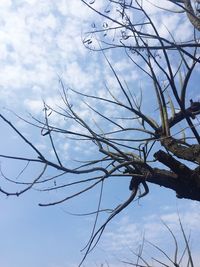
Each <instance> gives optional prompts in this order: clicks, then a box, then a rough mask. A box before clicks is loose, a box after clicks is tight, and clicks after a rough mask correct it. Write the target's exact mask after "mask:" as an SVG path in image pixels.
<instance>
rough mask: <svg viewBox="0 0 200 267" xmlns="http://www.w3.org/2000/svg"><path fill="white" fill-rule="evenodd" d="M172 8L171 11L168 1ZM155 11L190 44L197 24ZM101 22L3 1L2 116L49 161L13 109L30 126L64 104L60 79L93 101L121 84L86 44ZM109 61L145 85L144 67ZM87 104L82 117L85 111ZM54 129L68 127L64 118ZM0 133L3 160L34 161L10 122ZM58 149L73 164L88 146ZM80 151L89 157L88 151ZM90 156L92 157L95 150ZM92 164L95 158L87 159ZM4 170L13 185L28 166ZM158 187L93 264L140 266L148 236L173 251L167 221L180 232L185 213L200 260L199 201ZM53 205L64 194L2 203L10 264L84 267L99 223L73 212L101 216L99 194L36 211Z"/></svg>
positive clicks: (5, 259)
mask: <svg viewBox="0 0 200 267" xmlns="http://www.w3.org/2000/svg"><path fill="white" fill-rule="evenodd" d="M158 2H159V1H158ZM103 4H104V1H96V7H101V6H103ZM166 7H169V8H170V6H169V4H167V2H166ZM147 8H148V10H149V12H151V14H152V16H154V17H155V14H156V16H157V17H156V20H157V22H158V23H159V27H160V28H159V30H160V32H162V34H163V36H165V37H167V35H168V34H169V32H168V30H167V29H168V28H170V29H171V31H172V32H173V31H174V30H176V31H175V34H176V38H178V39H179V40H181V39H186V38H189V36H190V29H191V28H190V27H191V25H190V24H189V23H188V21H187V19H186V17H185V16H184V15H182V14H181V15H180V16H179V15H177V14H176V13H165V14H163V13H162V15H160V14H157V13H155V12H156V9H155V7H153V6H152V5H150V4H147ZM93 21H95V22H96V21H97V17H96V14H94V13H93V12H91V11H90V10H89V9H88V8H87V7H86V6H84V5H83V4H82V3H81V1H79V0H74V1H67V0H60V1H54V0H48V1H47V0H1V1H0V96H1V97H0V112H1V113H3V114H4V115H6V116H7V117H8V118H9V119H10V120H12V121H13V122H15V123H16V125H17V127H20V129H21V130H22V132H23V133H24V134H25V135H26V136H27V137H29V138H31V140H34V143H35V144H36V146H37V147H38V148H40V149H41V150H42V151H45V153H51V151H49V150H48V142H47V141H46V140H45V139H42V140H41V135H40V132H38V131H37V129H33V128H32V127H31V128H30V126H28V125H27V124H26V123H24V122H23V121H21V120H19V119H18V118H17V117H16V116H15V115H13V112H12V111H14V112H16V113H17V114H18V115H19V116H23V117H25V118H30V115H29V114H30V113H31V114H32V115H33V116H40V114H42V110H43V102H42V101H43V100H45V101H46V102H47V103H48V104H50V105H51V106H56V105H61V102H62V101H61V98H60V95H59V92H60V89H61V86H60V83H59V78H61V79H62V81H63V83H64V84H65V85H66V86H68V87H70V88H74V89H76V90H79V91H81V92H85V93H90V92H91V93H93V92H94V91H96V92H97V91H98V93H99V94H101V95H103V94H104V91H103V89H102V88H103V85H105V82H106V84H107V85H108V86H115V82H114V78H113V77H112V75H111V72H110V70H109V68H108V66H107V65H106V62H105V60H104V58H103V57H102V55H100V54H99V53H94V52H91V51H89V50H88V49H86V48H85V46H84V45H83V43H82V40H83V36H84V33H85V32H86V31H87V30H88V28H90V27H91V23H92V22H93ZM183 30H184V35H183V34H182V33H183ZM109 56H110V58H111V59H112V60H113V65H114V66H115V68H116V69H117V70H118V71H119V73H121V74H122V75H123V77H124V78H125V79H126V81H127V82H134V83H137V84H138V86H139V84H140V83H141V82H142V81H141V77H140V73H139V72H138V71H137V69H134V70H133V69H131V70H130V68H129V65H128V63H127V61H126V59H125V58H122V57H121V56H119V55H116V54H115V53H113V54H112V53H110V54H109ZM194 88H195V87H194ZM74 101H75V102H76V99H75V100H74ZM79 105H80V106H79V108H80V109H82V105H83V104H82V103H80V104H79ZM107 112H109V113H111V112H113V114H115V112H116V111H115V110H112V109H111V108H110V109H108V110H107ZM81 115H82V116H83V117H85V118H86V117H88V116H89V115H90V114H89V113H88V111H85V110H83V109H82V114H81ZM54 122H55V123H57V125H59V126H62V125H63V122H61V121H60V120H59V119H58V118H57V117H55V118H54ZM0 127H1V142H0V146H1V147H0V149H1V154H3V153H4V154H10V155H11V154H12V155H13V154H15V155H16V154H19V155H30V153H32V152H31V151H30V150H29V149H27V148H26V146H25V145H24V144H23V142H21V141H20V140H19V138H17V136H15V134H13V132H12V131H11V130H10V129H9V128H8V127H7V126H6V125H5V123H3V121H0ZM61 140H62V139H61ZM62 141H63V140H62ZM57 145H58V149H59V151H60V152H61V153H62V154H63V157H64V158H65V160H67V159H69V158H70V157H73V153H79V154H80V151H81V149H80V147H77V146H76V147H72V146H70V144H69V143H66V142H65V143H61V141H60V139H59V140H57ZM82 149H84V150H86V148H84V147H82ZM87 150H88V151H89V152H88V153H92V152H93V151H92V150H90V149H88V148H87ZM84 157H85V158H87V153H86V152H85V153H84ZM1 168H2V171H3V173H4V174H5V175H7V176H8V177H9V178H10V177H12V178H14V177H16V176H17V174H18V173H19V172H20V169H21V165H18V164H17V163H15V162H13V161H5V160H3V159H2V160H1ZM37 171H38V169H37V167H36V166H32V168H31V167H29V168H28V169H27V172H26V176H27V179H29V178H30V177H33V176H34V173H37ZM127 185H128V182H127V183H126V184H124V183H121V184H118V183H116V184H114V186H115V187H113V185H112V186H110V187H109V186H108V189H107V190H108V191H109V190H110V191H112V192H110V193H108V194H110V195H109V197H107V199H106V200H107V203H108V204H109V205H111V206H112V203H113V202H114V203H115V202H116V203H120V202H121V201H123V200H124V199H126V198H127V197H128V194H129V192H127ZM113 188H115V190H113ZM150 189H151V190H150V194H149V195H148V196H147V197H145V198H144V199H142V200H141V201H140V202H135V203H134V204H133V205H132V206H131V207H129V208H128V209H127V210H126V211H124V212H123V213H122V214H120V215H119V216H118V217H117V218H116V219H115V220H113V222H111V224H110V225H109V226H108V228H107V229H106V231H105V233H104V235H103V237H102V239H101V241H100V243H99V245H98V246H97V248H96V249H95V250H94V251H93V252H92V253H91V254H90V255H89V257H88V259H87V261H86V263H85V266H100V263H104V264H105V263H106V262H109V263H110V266H117V267H122V266H125V265H124V264H122V263H120V260H127V259H133V254H132V253H131V250H136V249H137V248H138V246H139V244H140V243H141V241H142V237H143V235H145V238H147V239H148V240H150V241H152V242H155V243H156V244H159V245H161V246H162V247H163V248H166V247H168V248H169V247H170V248H171V247H172V246H171V245H170V246H169V245H168V244H171V243H169V242H170V237H169V233H168V232H167V230H166V228H165V227H164V226H163V224H162V222H161V221H162V220H163V221H164V222H166V223H167V224H168V225H170V226H171V227H172V229H174V231H176V233H177V234H178V233H179V231H180V229H179V228H178V227H177V212H179V213H180V214H181V218H182V221H183V224H184V225H185V227H186V233H187V234H188V233H189V232H190V230H191V240H192V248H193V251H194V256H195V257H196V258H197V250H198V249H199V247H198V244H197V236H199V235H200V227H199V221H200V211H199V205H198V203H195V202H191V201H187V200H177V199H176V197H175V194H174V193H173V192H170V191H165V190H164V189H160V188H157V187H154V186H151V187H150ZM161 190H162V191H161ZM11 191H12V187H11ZM119 193H120V194H119ZM93 194H94V195H92V197H96V198H98V190H96V191H95V192H94V193H93ZM54 198H59V195H58V194H57V192H54V193H52V194H49V193H46V194H45V193H40V192H35V191H32V192H29V193H26V194H24V195H23V196H21V197H19V198H15V197H14V198H12V197H9V198H7V197H5V196H3V195H0V211H1V215H0V237H1V238H0V259H1V265H2V266H4V267H13V266H14V267H25V266H29V267H35V266H38V267H43V266H45V267H74V266H77V264H78V263H79V262H80V260H81V258H82V256H83V253H82V252H80V250H81V249H82V248H83V247H84V246H85V245H86V243H87V241H88V238H89V235H90V233H91V230H92V225H93V222H94V217H87V216H86V217H80V216H72V215H69V213H70V212H71V213H81V212H88V211H89V209H88V208H87V207H88V205H89V204H90V205H89V206H90V207H91V208H93V209H94V207H96V206H95V205H94V206H93V203H92V202H93V201H91V196H90V197H86V198H85V199H81V198H78V199H75V200H73V201H72V202H70V203H69V204H68V203H66V204H64V205H60V206H55V207H47V208H41V207H39V206H38V203H40V202H46V201H50V200H52V199H54ZM172 250H173V248H172Z"/></svg>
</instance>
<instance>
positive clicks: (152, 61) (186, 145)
mask: <svg viewBox="0 0 200 267" xmlns="http://www.w3.org/2000/svg"><path fill="white" fill-rule="evenodd" d="M82 2H83V3H84V4H85V5H87V6H88V8H90V9H92V10H93V11H94V12H96V14H97V15H98V16H100V18H101V19H102V24H99V25H96V24H95V23H92V28H91V29H90V30H89V31H88V32H87V33H86V34H85V36H84V39H83V43H84V45H85V46H86V47H87V48H89V49H91V50H95V51H100V53H102V56H103V57H104V58H105V60H106V62H107V64H108V66H109V68H110V70H111V72H112V75H113V77H114V78H115V80H116V82H117V84H118V92H117V93H116V91H113V90H112V88H107V96H108V97H104V96H102V95H100V94H98V93H96V94H95V93H94V94H86V93H82V92H78V91H76V90H74V89H67V88H66V87H65V85H64V84H63V82H62V80H60V84H61V88H62V94H61V98H62V101H63V104H64V106H62V107H60V108H58V109H55V108H53V107H51V106H49V105H48V103H45V102H44V109H43V112H44V119H43V120H41V119H38V118H34V117H33V121H27V122H28V123H29V124H30V125H32V126H33V127H37V128H39V129H40V130H41V135H42V136H45V137H46V138H47V137H48V138H49V141H50V144H51V149H52V151H53V153H54V156H55V160H52V158H51V157H49V156H48V155H46V154H45V155H44V154H43V153H42V152H41V151H40V150H39V149H38V148H37V147H36V146H35V145H34V144H33V142H31V141H30V140H28V139H27V138H26V137H25V135H23V133H22V132H21V131H20V130H18V129H17V128H16V127H15V125H14V124H13V123H12V122H10V121H8V119H7V118H6V117H5V116H4V115H3V114H0V117H1V119H2V120H3V121H4V122H5V123H6V124H7V125H9V127H11V128H12V129H13V131H14V132H15V133H17V135H19V137H20V138H21V139H22V140H23V141H24V142H25V143H26V145H27V146H29V147H30V148H31V149H32V150H33V151H34V153H35V157H33V158H31V157H30V158H27V157H21V156H18V155H0V157H2V158H7V159H9V160H15V161H24V162H27V163H28V164H30V163H32V164H39V165H40V166H42V170H41V172H40V173H39V174H38V176H37V177H34V179H33V180H32V181H31V182H19V181H13V180H11V179H9V178H8V177H5V176H4V178H5V179H6V180H7V182H11V183H14V184H15V186H16V187H17V189H16V191H13V192H10V191H9V187H8V188H7V189H6V188H3V187H1V188H0V192H1V193H2V194H5V195H7V196H10V195H14V196H19V195H21V194H23V193H24V192H26V191H28V190H30V189H32V188H35V187H37V188H40V190H41V191H53V190H59V189H60V190H63V189H66V191H67V188H71V187H72V186H76V188H77V191H76V192H75V193H73V194H72V195H69V196H68V195H67V196H66V197H64V198H62V199H61V200H58V201H54V202H51V203H43V204H39V205H40V206H50V205H56V204H60V203H63V202H65V201H68V200H70V199H72V198H74V197H77V196H79V195H81V194H87V193H88V192H89V191H90V190H92V189H93V188H95V187H97V186H98V185H100V196H99V201H98V209H97V210H96V212H95V213H96V220H95V224H94V229H93V231H92V235H91V238H90V240H89V243H88V246H87V248H86V254H85V256H86V255H87V253H88V252H89V251H90V250H91V249H92V248H93V247H94V246H95V245H96V243H97V242H98V240H99V238H100V236H101V234H102V232H103V231H104V229H105V227H106V225H107V223H108V222H109V221H111V220H112V219H113V218H114V217H115V216H116V215H117V214H119V213H120V212H121V211H122V210H124V209H125V208H126V207H127V206H128V205H129V204H130V203H131V202H132V201H133V200H134V199H135V198H136V196H137V197H138V198H141V197H144V196H145V195H146V194H147V193H148V192H149V188H148V183H153V184H156V185H159V186H162V187H165V188H167V189H171V190H173V191H175V192H176V195H177V197H178V198H187V199H191V200H197V201H200V168H199V163H200V135H199V120H198V115H199V114H200V102H199V100H198V99H196V98H194V97H195V94H197V90H198V88H197V89H193V86H194V84H197V80H198V77H197V75H195V74H196V71H198V68H199V63H200V54H199V48H200V44H199V32H198V31H199V29H200V28H199V21H200V19H199V8H198V4H199V1H196V2H194V3H192V2H191V1H190V0H177V1H176V0H171V1H169V2H171V4H173V5H174V7H175V9H174V8H173V7H171V6H170V8H169V9H168V10H167V9H166V7H164V8H163V7H162V6H157V7H156V6H155V5H154V8H157V9H158V10H162V12H176V15H177V16H184V18H183V19H187V20H188V18H189V20H188V21H190V22H191V25H190V31H191V32H190V34H189V35H188V36H189V37H188V39H187V40H186V39H184V40H176V37H175V35H174V32H171V29H167V28H166V31H167V32H168V36H167V37H166V36H162V33H161V32H160V30H159V29H158V27H157V26H158V24H157V23H156V22H154V19H155V18H156V16H155V15H154V17H153V18H152V17H151V15H149V13H148V11H147V10H146V8H145V5H146V4H147V3H148V4H149V1H148V2H147V1H137V0H135V1H126V0H116V1H115V0H107V1H106V3H105V6H104V7H103V9H101V10H99V9H97V8H95V1H90V2H87V1H84V0H82ZM177 7H178V9H177ZM185 14H186V15H187V17H188V18H187V17H186V15H185ZM183 31H184V29H183ZM110 50H111V51H115V50H116V51H117V50H121V52H122V51H123V53H124V57H127V59H128V60H129V62H130V63H131V64H132V66H133V67H135V68H137V70H138V72H139V73H140V75H141V76H142V79H144V80H145V81H146V84H148V87H149V88H148V95H149V93H150V94H151V95H153V96H154V98H153V100H152V103H150V106H151V107H150V106H149V105H148V106H147V101H145V96H146V94H147V89H145V90H142V89H141V90H140V89H138V88H134V86H131V88H130V87H129V85H128V84H127V83H126V82H125V81H123V79H122V78H121V76H119V75H118V74H117V70H116V69H115V68H114V67H113V64H112V63H111V62H112V61H111V60H110V59H109V57H108V55H107V51H110ZM91 75H92V73H91ZM195 90H196V91H195ZM77 96H79V97H83V98H84V99H85V100H82V101H83V102H82V103H84V104H85V105H86V107H87V108H88V110H89V111H90V112H91V114H94V115H95V116H96V117H98V123H95V122H94V121H92V120H91V118H87V119H85V118H83V117H82V116H81V112H78V109H77V108H76V105H74V103H75V102H76V100H75V99H76V98H77ZM95 101H96V103H97V104H94V102H95ZM91 103H93V106H92V104H91ZM105 106H106V107H107V106H109V107H110V108H112V109H113V110H117V112H118V114H121V116H120V117H115V116H113V115H112V114H111V113H110V114H107V113H104V112H103V111H102V110H104V108H102V107H105ZM96 107H97V108H96ZM98 107H99V109H98ZM52 116H59V117H60V119H61V120H62V119H64V120H65V121H66V122H67V123H66V127H59V125H56V124H54V123H53V120H51V117H52ZM99 121H100V123H99ZM69 125H70V127H69ZM72 126H73V127H72ZM57 136H58V137H59V136H64V137H65V138H68V139H67V140H70V142H74V143H76V144H77V141H78V142H79V143H80V144H84V143H85V144H86V145H87V146H90V147H92V148H94V150H93V151H95V152H94V155H93V154H90V155H89V156H88V159H87V161H85V162H84V156H83V158H82V162H80V157H78V160H77V161H73V162H72V163H69V162H66V161H64V160H63V158H62V155H61V154H60V152H59V149H58V147H57V146H56V141H55V140H56V138H57ZM70 166H72V167H70ZM50 169H54V170H55V171H56V174H55V173H54V175H52V176H50V177H49V176H48V178H47V176H46V173H48V170H50ZM25 170H26V169H24V170H23V172H24V171H25ZM71 174H73V181H71V180H70V182H68V178H67V177H68V176H69V175H71ZM2 175H3V173H2ZM60 176H62V177H66V178H65V180H64V182H62V183H60V182H59V177H60ZM115 177H119V178H122V179H123V178H124V177H130V178H131V179H130V186H129V190H130V191H131V194H130V197H129V198H128V199H127V200H126V201H125V202H123V203H121V204H119V205H118V206H117V207H116V208H114V209H112V210H109V212H110V213H109V215H108V217H107V219H106V221H105V223H104V224H103V225H102V226H101V227H100V228H99V229H96V223H97V221H98V216H99V215H100V212H108V210H102V207H101V201H102V191H103V187H104V186H106V184H107V181H108V180H109V179H111V178H115ZM52 181H53V183H52ZM140 187H142V188H143V192H141V191H140V190H139V189H140ZM84 259H85V257H84V258H83V260H84Z"/></svg>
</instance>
